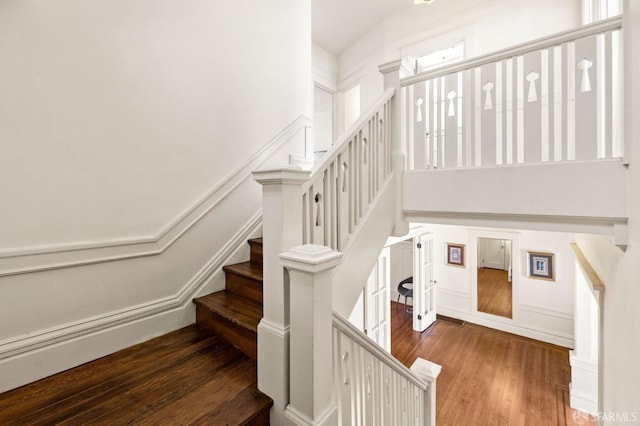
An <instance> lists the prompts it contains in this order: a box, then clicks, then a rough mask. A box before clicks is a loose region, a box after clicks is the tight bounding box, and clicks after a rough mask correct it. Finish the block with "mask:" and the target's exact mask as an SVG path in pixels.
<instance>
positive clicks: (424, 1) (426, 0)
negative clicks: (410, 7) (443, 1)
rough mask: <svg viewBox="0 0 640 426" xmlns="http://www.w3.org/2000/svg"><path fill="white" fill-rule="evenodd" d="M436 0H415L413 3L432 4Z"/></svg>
mask: <svg viewBox="0 0 640 426" xmlns="http://www.w3.org/2000/svg"><path fill="white" fill-rule="evenodd" d="M434 1H435V0H413V4H431V3H433V2H434Z"/></svg>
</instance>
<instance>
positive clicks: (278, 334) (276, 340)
mask: <svg viewBox="0 0 640 426" xmlns="http://www.w3.org/2000/svg"><path fill="white" fill-rule="evenodd" d="M309 175H310V173H309V172H308V171H306V170H301V169H299V168H294V167H284V168H273V169H266V170H259V171H256V172H254V173H253V177H254V179H255V180H256V181H257V182H258V183H260V184H261V185H262V198H263V213H262V217H263V226H262V228H263V229H262V237H263V238H262V240H263V244H262V252H263V278H264V282H263V318H262V320H261V321H260V324H259V325H258V388H259V389H260V390H261V391H262V392H264V393H265V394H267V395H269V396H270V397H271V398H272V399H273V400H274V410H272V419H273V420H274V424H279V423H280V422H279V420H282V419H281V418H280V419H279V418H278V417H279V416H281V415H282V413H283V412H284V408H285V407H286V406H287V404H288V403H289V311H288V310H289V288H288V283H286V282H285V280H284V277H283V273H282V265H281V264H280V259H279V257H278V255H279V254H280V253H282V252H283V251H286V250H288V249H290V248H291V247H295V246H298V245H300V244H302V198H301V197H302V184H303V183H304V182H306V181H307V180H308V179H309ZM274 416H275V418H274Z"/></svg>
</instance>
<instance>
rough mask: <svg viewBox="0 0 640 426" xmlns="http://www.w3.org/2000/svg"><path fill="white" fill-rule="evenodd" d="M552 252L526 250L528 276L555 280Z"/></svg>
mask: <svg viewBox="0 0 640 426" xmlns="http://www.w3.org/2000/svg"><path fill="white" fill-rule="evenodd" d="M553 260H554V254H553V253H540V252H535V251H529V252H527V261H528V262H527V269H528V270H529V277H530V278H537V279H540V280H548V281H555V279H556V278H555V272H556V271H555V265H554V262H553Z"/></svg>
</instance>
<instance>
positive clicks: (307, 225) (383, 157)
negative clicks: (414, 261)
mask: <svg viewBox="0 0 640 426" xmlns="http://www.w3.org/2000/svg"><path fill="white" fill-rule="evenodd" d="M394 93H395V91H394V90H393V89H389V90H387V91H385V92H384V93H383V95H382V96H381V97H380V98H379V99H378V100H377V101H376V102H375V103H374V104H373V106H372V107H371V108H370V109H368V110H367V111H365V112H364V113H363V114H362V115H361V116H360V118H359V119H358V120H357V121H356V122H355V123H354V124H353V125H352V126H351V127H350V129H349V130H348V131H347V132H346V133H345V134H344V136H343V137H341V138H340V139H338V140H337V141H336V143H335V144H334V145H333V147H332V148H331V149H330V150H329V151H328V152H327V153H326V154H325V156H324V157H323V160H322V162H321V163H320V164H318V166H317V167H316V168H315V169H314V171H313V173H312V174H311V178H310V179H309V181H308V182H307V183H306V184H304V185H303V187H302V189H303V194H302V203H303V243H305V244H320V245H326V246H328V247H331V248H332V249H334V250H343V248H344V245H345V244H346V242H347V240H348V239H349V236H350V235H351V233H352V232H353V231H354V229H355V227H356V226H357V225H358V223H359V222H360V219H361V218H362V217H363V215H364V214H366V212H367V208H368V206H369V204H370V203H371V202H372V201H373V199H374V198H375V196H376V195H377V194H378V191H380V189H381V188H382V187H383V185H384V184H385V182H386V181H387V178H388V177H389V176H390V175H391V130H390V129H391V126H390V125H389V123H390V118H391V115H390V114H391V112H390V102H391V98H392V97H393V95H394Z"/></svg>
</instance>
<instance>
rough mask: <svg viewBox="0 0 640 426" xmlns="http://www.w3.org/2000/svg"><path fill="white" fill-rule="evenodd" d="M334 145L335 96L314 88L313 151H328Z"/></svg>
mask: <svg viewBox="0 0 640 426" xmlns="http://www.w3.org/2000/svg"><path fill="white" fill-rule="evenodd" d="M332 144H333V94H332V93H330V92H327V91H326V90H325V89H322V88H320V87H317V86H315V87H314V88H313V150H314V152H318V151H327V150H328V149H329V148H331V145H332Z"/></svg>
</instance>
